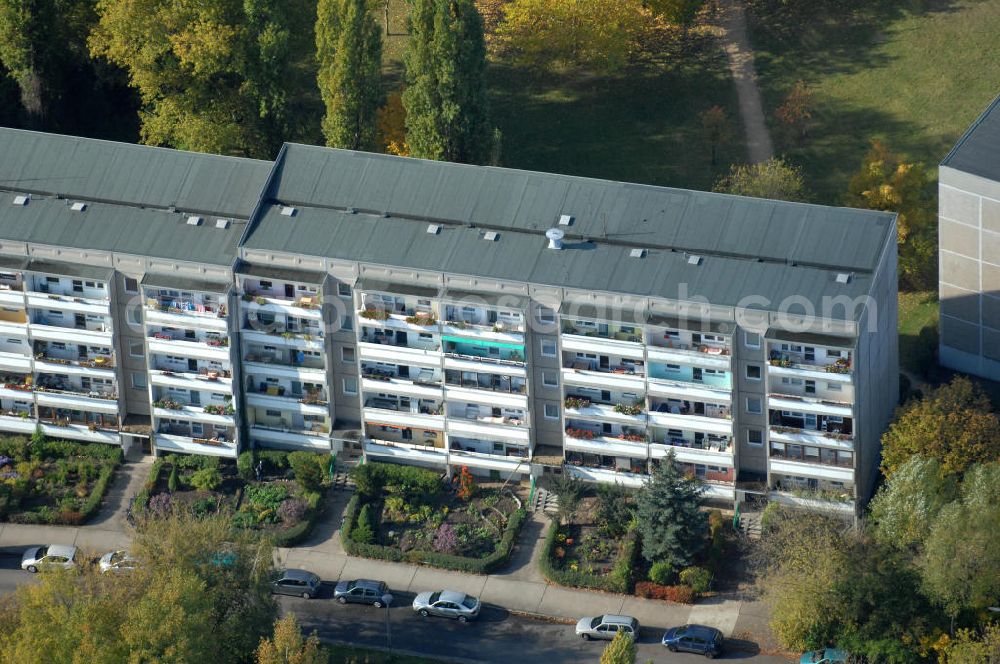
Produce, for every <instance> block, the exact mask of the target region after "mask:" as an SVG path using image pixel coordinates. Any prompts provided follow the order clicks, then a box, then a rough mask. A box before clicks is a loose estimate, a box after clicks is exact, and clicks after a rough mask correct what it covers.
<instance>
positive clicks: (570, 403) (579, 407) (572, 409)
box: [564, 395, 646, 426]
mask: <svg viewBox="0 0 1000 664" xmlns="http://www.w3.org/2000/svg"><path fill="white" fill-rule="evenodd" d="M564 405H565V407H566V417H579V418H581V419H585V420H600V421H608V422H618V423H621V424H632V425H640V426H642V425H645V424H646V415H645V414H644V413H643V408H644V406H642V405H639V404H628V403H616V404H603V403H596V402H594V401H591V399H590V398H589V397H579V396H572V395H569V396H567V397H566V399H565V402H564Z"/></svg>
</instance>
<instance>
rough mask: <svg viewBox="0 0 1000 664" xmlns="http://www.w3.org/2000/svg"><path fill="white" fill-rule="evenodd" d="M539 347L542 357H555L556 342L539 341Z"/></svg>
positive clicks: (552, 340)
mask: <svg viewBox="0 0 1000 664" xmlns="http://www.w3.org/2000/svg"><path fill="white" fill-rule="evenodd" d="M539 346H540V347H541V348H540V350H541V353H542V356H543V357H555V356H556V341H555V339H541V340H540V341H539Z"/></svg>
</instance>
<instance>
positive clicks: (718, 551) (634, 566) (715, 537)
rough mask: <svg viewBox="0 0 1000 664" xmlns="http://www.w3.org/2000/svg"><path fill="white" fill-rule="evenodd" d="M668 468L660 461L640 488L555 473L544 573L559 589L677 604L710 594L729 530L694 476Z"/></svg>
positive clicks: (727, 547) (724, 556) (730, 535)
mask: <svg viewBox="0 0 1000 664" xmlns="http://www.w3.org/2000/svg"><path fill="white" fill-rule="evenodd" d="M672 465H673V464H668V463H663V464H661V465H660V469H659V470H658V471H657V473H656V474H655V475H654V480H653V481H652V482H650V483H649V484H647V485H646V486H645V487H643V488H642V489H640V490H639V491H637V492H632V491H628V490H626V489H624V488H622V487H619V486H613V485H602V486H597V487H591V486H587V485H585V484H583V483H582V482H581V481H580V480H578V479H575V478H574V477H573V476H572V475H569V474H568V473H564V474H562V475H558V476H555V477H554V478H553V479H552V480H551V482H550V484H549V490H551V491H553V492H554V493H556V495H557V496H558V498H559V512H558V515H557V517H556V518H555V519H553V521H552V524H551V525H550V527H549V531H548V533H547V536H546V539H545V545H544V551H543V554H542V557H541V559H540V566H541V570H542V573H543V575H544V576H545V577H546V578H547V579H548V580H549V581H551V582H553V583H558V584H560V585H564V586H571V587H576V588H593V589H596V590H604V591H608V592H616V593H624V594H630V593H633V592H634V593H635V594H636V595H638V596H640V597H645V598H651V599H664V600H669V601H673V602H682V603H691V602H694V600H695V598H696V597H698V596H699V595H704V594H705V593H708V592H709V591H710V590H711V588H712V582H713V579H714V578H715V576H716V575H717V574H718V573H720V572H721V571H722V564H723V563H724V561H725V560H726V559H727V551H729V550H730V549H731V548H732V544H733V533H732V529H731V527H729V521H728V520H726V519H725V518H724V517H723V515H722V513H721V512H719V511H718V510H713V511H707V510H705V509H704V506H703V501H702V499H701V494H700V486H699V481H698V480H697V479H696V478H691V477H685V476H683V475H682V474H681V473H680V471H679V470H677V469H676V468H673V467H672ZM665 466H671V468H669V469H667V468H665Z"/></svg>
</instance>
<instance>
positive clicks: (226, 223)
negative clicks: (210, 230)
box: [215, 219, 229, 229]
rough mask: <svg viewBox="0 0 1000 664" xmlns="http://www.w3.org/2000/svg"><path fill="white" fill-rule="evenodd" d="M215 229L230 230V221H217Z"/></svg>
mask: <svg viewBox="0 0 1000 664" xmlns="http://www.w3.org/2000/svg"><path fill="white" fill-rule="evenodd" d="M215 227H216V228H221V229H226V228H229V220H228V219H216V220H215Z"/></svg>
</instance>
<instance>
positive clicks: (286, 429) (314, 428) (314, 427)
mask: <svg viewBox="0 0 1000 664" xmlns="http://www.w3.org/2000/svg"><path fill="white" fill-rule="evenodd" d="M251 428H253V429H263V430H264V431H277V432H279V433H295V434H300V435H310V434H317V433H321V434H328V433H330V425H329V424H322V423H320V422H304V423H303V424H302V426H301V427H293V426H280V427H276V426H273V425H270V424H260V423H257V422H254V423H253V424H252V425H251Z"/></svg>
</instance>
